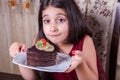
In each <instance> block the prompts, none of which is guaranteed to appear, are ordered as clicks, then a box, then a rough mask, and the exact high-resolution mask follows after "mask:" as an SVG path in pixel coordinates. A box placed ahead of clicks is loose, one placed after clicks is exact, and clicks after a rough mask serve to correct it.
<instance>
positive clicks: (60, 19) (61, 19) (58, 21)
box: [57, 18, 65, 23]
mask: <svg viewBox="0 0 120 80" xmlns="http://www.w3.org/2000/svg"><path fill="white" fill-rule="evenodd" d="M63 22H65V19H63V18H59V19H57V23H63Z"/></svg>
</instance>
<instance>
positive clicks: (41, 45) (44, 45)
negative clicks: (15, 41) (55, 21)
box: [35, 38, 55, 52]
mask: <svg viewBox="0 0 120 80" xmlns="http://www.w3.org/2000/svg"><path fill="white" fill-rule="evenodd" d="M35 47H36V48H37V49H39V50H44V51H50V52H51V51H54V49H55V48H54V46H53V45H52V44H50V43H48V42H47V41H46V40H45V39H43V38H42V39H40V40H39V41H37V43H36V44H35Z"/></svg>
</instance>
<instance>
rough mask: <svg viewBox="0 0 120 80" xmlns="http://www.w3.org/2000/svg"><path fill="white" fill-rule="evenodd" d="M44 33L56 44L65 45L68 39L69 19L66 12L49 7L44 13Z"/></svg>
mask: <svg viewBox="0 0 120 80" xmlns="http://www.w3.org/2000/svg"><path fill="white" fill-rule="evenodd" d="M42 19H43V31H44V34H45V36H46V37H47V38H48V39H49V40H50V41H51V42H52V43H54V44H63V43H64V42H65V41H66V40H67V37H68V34H69V27H68V19H67V17H66V13H65V11H64V10H62V9H60V8H55V7H52V6H48V7H47V8H46V9H45V10H43V12H42Z"/></svg>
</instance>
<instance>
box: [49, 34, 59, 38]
mask: <svg viewBox="0 0 120 80" xmlns="http://www.w3.org/2000/svg"><path fill="white" fill-rule="evenodd" d="M50 36H51V37H58V36H60V34H50Z"/></svg>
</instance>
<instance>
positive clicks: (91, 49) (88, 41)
mask: <svg viewBox="0 0 120 80" xmlns="http://www.w3.org/2000/svg"><path fill="white" fill-rule="evenodd" d="M83 53H84V56H86V58H87V59H89V58H92V59H93V60H95V59H96V49H95V46H94V42H93V39H92V38H91V37H90V36H89V35H86V36H85V37H84V43H83Z"/></svg>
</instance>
